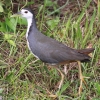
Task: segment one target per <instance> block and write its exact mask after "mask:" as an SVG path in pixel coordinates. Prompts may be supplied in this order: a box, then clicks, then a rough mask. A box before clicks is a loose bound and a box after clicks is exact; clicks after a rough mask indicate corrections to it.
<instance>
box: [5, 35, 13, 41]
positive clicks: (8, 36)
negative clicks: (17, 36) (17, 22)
mask: <svg viewBox="0 0 100 100" xmlns="http://www.w3.org/2000/svg"><path fill="white" fill-rule="evenodd" d="M12 37H13V35H11V34H4V39H5V40H10V39H11V38H12Z"/></svg>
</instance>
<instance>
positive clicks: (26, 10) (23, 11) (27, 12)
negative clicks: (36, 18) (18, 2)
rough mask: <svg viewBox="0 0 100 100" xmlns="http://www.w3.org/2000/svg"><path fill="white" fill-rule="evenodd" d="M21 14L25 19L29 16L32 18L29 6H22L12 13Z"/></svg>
mask: <svg viewBox="0 0 100 100" xmlns="http://www.w3.org/2000/svg"><path fill="white" fill-rule="evenodd" d="M16 15H17V16H21V17H24V18H26V19H30V18H33V15H34V14H33V11H32V9H31V8H23V9H21V10H20V11H19V12H18V13H16V14H14V15H12V17H13V16H16Z"/></svg>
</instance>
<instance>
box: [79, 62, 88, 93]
mask: <svg viewBox="0 0 100 100" xmlns="http://www.w3.org/2000/svg"><path fill="white" fill-rule="evenodd" d="M78 66H79V77H80V87H79V95H80V94H81V92H82V83H83V82H84V84H85V85H86V82H85V80H84V78H85V77H84V76H83V75H82V70H81V63H80V61H78Z"/></svg>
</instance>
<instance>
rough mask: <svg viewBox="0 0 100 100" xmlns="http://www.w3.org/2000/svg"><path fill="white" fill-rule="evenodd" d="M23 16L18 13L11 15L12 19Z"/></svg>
mask: <svg viewBox="0 0 100 100" xmlns="http://www.w3.org/2000/svg"><path fill="white" fill-rule="evenodd" d="M20 16H21V12H18V13H16V14H13V15H11V16H10V17H20Z"/></svg>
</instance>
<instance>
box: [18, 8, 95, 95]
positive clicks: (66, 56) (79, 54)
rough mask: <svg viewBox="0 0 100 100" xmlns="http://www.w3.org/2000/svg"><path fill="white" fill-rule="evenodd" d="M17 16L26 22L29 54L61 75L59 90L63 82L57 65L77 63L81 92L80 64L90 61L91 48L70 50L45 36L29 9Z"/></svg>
mask: <svg viewBox="0 0 100 100" xmlns="http://www.w3.org/2000/svg"><path fill="white" fill-rule="evenodd" d="M18 15H21V16H22V17H25V18H26V19H27V22H28V27H27V33H26V39H27V44H28V47H29V49H30V50H31V52H32V53H33V54H34V55H35V56H36V57H37V58H39V59H40V60H41V61H43V62H45V63H48V64H50V65H55V66H56V69H57V70H58V71H59V72H60V74H61V82H60V85H59V88H61V85H62V83H63V80H64V75H63V74H62V72H61V71H60V70H59V69H58V68H57V66H58V65H61V64H62V65H64V64H67V63H71V62H78V64H79V76H80V87H79V94H80V92H81V90H82V82H83V81H84V76H83V75H82V72H81V66H80V62H88V61H90V58H91V57H90V56H89V55H88V54H89V53H91V52H93V51H94V49H93V48H89V49H82V50H76V49H72V48H70V47H68V46H66V45H64V44H62V43H60V42H58V41H56V40H55V39H52V38H50V37H47V36H45V35H44V34H42V33H41V32H40V31H39V30H38V29H37V26H36V21H35V15H34V13H33V10H32V9H31V8H23V9H21V11H20V12H18Z"/></svg>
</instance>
